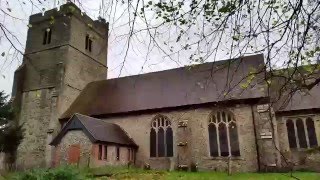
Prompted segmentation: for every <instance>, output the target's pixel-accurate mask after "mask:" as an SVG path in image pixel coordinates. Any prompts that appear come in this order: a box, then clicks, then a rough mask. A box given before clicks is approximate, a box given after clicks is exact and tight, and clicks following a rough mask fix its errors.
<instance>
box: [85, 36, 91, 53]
mask: <svg viewBox="0 0 320 180" xmlns="http://www.w3.org/2000/svg"><path fill="white" fill-rule="evenodd" d="M86 50H88V51H89V52H91V50H92V39H91V37H90V35H88V34H87V35H86Z"/></svg>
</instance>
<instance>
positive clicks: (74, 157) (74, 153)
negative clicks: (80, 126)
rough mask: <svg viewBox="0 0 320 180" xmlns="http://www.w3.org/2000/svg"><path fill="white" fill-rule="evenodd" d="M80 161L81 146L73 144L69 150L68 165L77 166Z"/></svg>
mask: <svg viewBox="0 0 320 180" xmlns="http://www.w3.org/2000/svg"><path fill="white" fill-rule="evenodd" d="M79 160H80V144H73V145H71V146H70V147H69V150H68V163H69V164H75V163H78V162H79Z"/></svg>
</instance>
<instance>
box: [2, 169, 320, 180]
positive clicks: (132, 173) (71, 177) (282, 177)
mask: <svg viewBox="0 0 320 180" xmlns="http://www.w3.org/2000/svg"><path fill="white" fill-rule="evenodd" d="M293 176H294V177H295V178H292V177H290V173H236V174H233V175H231V176H229V175H228V174H226V173H222V172H183V171H172V172H168V171H154V170H143V169H137V168H126V167H100V168H95V169H77V168H76V167H70V166H66V167H60V168H57V169H35V170H32V171H27V172H24V173H21V172H20V173H11V174H9V175H8V176H6V178H3V179H10V180H11V179H16V180H25V179H28V180H31V179H32V180H33V179H35V180H47V179H48V178H49V179H50V180H56V179H57V180H85V179H90V180H106V179H110V180H115V179H130V180H135V179H136V180H140V179H142V180H143V179H147V180H151V179H156V180H176V179H186V180H188V179H190V180H193V179H200V180H201V179H204V180H207V179H217V180H224V179H226V180H228V179H230V180H231V179H232V180H237V179H239V180H250V179H252V180H260V179H261V180H268V179H270V180H287V179H288V180H290V179H292V180H293V179H301V180H305V179H306V180H309V179H310V180H313V179H314V180H318V179H319V180H320V173H311V172H294V173H293ZM31 177H32V178H31ZM0 180H2V177H1V176H0Z"/></svg>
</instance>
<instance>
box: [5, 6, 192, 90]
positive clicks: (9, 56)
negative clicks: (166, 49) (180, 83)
mask: <svg viewBox="0 0 320 180" xmlns="http://www.w3.org/2000/svg"><path fill="white" fill-rule="evenodd" d="M40 1H41V2H42V4H39V3H38V1H37V0H33V1H32V2H34V3H35V4H34V6H32V5H31V3H30V1H27V0H10V1H9V0H0V7H1V9H2V10H4V11H5V12H6V13H8V14H10V15H12V16H14V17H17V18H19V19H14V18H11V17H8V15H4V13H3V12H0V23H2V24H4V26H5V27H6V28H7V29H8V30H9V31H11V32H12V33H13V34H14V35H16V36H17V38H18V40H19V42H18V41H15V40H14V39H13V43H14V44H15V46H16V47H17V48H18V49H19V50H20V51H21V52H24V47H25V42H26V37H27V30H28V17H29V16H30V15H31V14H35V13H38V12H41V11H42V10H43V9H51V8H53V7H54V2H56V3H60V4H61V3H63V0H60V1H59V0H56V1H54V0H46V1H44V0H40ZM80 2H81V4H82V5H81V9H82V10H83V11H84V12H85V13H87V14H88V15H89V16H90V17H91V18H93V19H97V17H98V16H99V7H100V3H101V0H80ZM108 2H111V1H108ZM108 2H105V3H106V4H107V5H108ZM76 4H77V5H79V3H76ZM107 5H106V6H107ZM125 8H126V5H125V4H124V5H122V4H119V5H118V6H117V9H116V11H115V10H113V11H111V12H116V13H115V14H113V15H114V17H119V16H120V15H121V14H122V13H123V11H125ZM105 18H106V19H107V21H109V22H110V37H109V49H108V50H109V54H108V67H109V72H108V78H116V77H119V74H120V69H121V65H122V62H123V60H124V56H125V51H126V47H127V46H126V41H127V38H126V37H127V35H126V34H127V33H128V31H129V26H128V25H127V24H126V23H127V22H128V17H126V16H122V17H121V18H110V16H108V15H105ZM9 37H10V38H12V36H10V35H9ZM147 44H148V43H146V42H144V37H143V36H141V35H140V36H136V37H135V38H134V39H132V41H131V47H130V49H129V51H128V55H127V59H126V61H125V65H124V67H123V69H122V71H121V74H120V76H128V75H134V74H141V73H146V72H152V71H160V70H164V69H169V68H175V67H178V66H182V65H185V64H186V63H187V62H179V64H177V63H175V62H172V61H171V60H170V59H165V58H163V54H162V53H161V52H159V50H156V49H154V50H153V51H152V53H151V54H148V53H147V48H148V47H147ZM0 47H1V48H0V51H1V52H0V54H1V53H2V52H4V53H5V56H0V91H1V90H4V91H5V92H6V93H8V94H9V93H11V88H12V83H13V78H14V71H15V69H17V67H18V66H19V65H20V64H21V55H20V54H19V53H17V52H16V51H14V48H10V43H9V42H8V41H7V40H6V39H5V37H4V34H3V33H2V32H1V33H0Z"/></svg>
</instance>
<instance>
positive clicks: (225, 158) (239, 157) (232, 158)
mask: <svg viewBox="0 0 320 180" xmlns="http://www.w3.org/2000/svg"><path fill="white" fill-rule="evenodd" d="M229 158H230V160H242V161H244V158H243V157H241V156H238V157H207V158H206V159H208V160H225V161H228V160H229Z"/></svg>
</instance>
